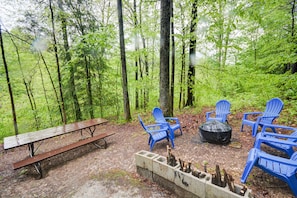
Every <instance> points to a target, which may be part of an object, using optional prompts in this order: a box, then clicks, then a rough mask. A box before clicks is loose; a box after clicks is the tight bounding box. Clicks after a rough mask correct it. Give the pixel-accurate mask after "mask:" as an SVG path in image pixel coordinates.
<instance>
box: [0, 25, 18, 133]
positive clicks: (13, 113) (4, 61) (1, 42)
mask: <svg viewBox="0 0 297 198" xmlns="http://www.w3.org/2000/svg"><path fill="white" fill-rule="evenodd" d="M0 45H1V54H2V60H3V65H4V69H5V74H6V82H7V86H8V91H9V96H10V103H11V111H12V117H13V126H14V133H15V135H18V134H19V130H18V123H17V117H16V112H15V106H14V99H13V94H12V88H11V83H10V79H9V72H8V67H7V62H6V58H5V51H4V44H3V38H2V30H1V24H0Z"/></svg>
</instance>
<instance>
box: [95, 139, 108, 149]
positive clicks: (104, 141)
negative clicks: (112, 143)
mask: <svg viewBox="0 0 297 198" xmlns="http://www.w3.org/2000/svg"><path fill="white" fill-rule="evenodd" d="M98 141H99V142H100V141H103V146H102V145H100V143H98V144H97V143H96V142H94V143H93V144H94V145H95V146H96V147H97V148H100V149H101V148H104V149H106V148H107V142H106V140H105V139H104V138H103V139H100V140H98Z"/></svg>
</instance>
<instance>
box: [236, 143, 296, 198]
mask: <svg viewBox="0 0 297 198" xmlns="http://www.w3.org/2000/svg"><path fill="white" fill-rule="evenodd" d="M254 166H256V167H258V168H260V169H262V170H263V171H265V172H267V173H268V174H270V175H272V176H274V177H277V178H279V179H281V180H283V181H284V182H286V183H287V184H288V185H289V187H290V188H291V190H292V192H293V194H294V196H297V175H296V174H297V152H295V153H294V154H293V155H292V156H291V158H290V159H286V158H282V157H278V156H274V155H270V154H268V153H266V152H264V151H261V150H260V149H258V148H252V149H251V150H250V151H249V155H248V158H247V162H246V166H245V168H244V171H243V174H242V176H241V180H240V181H241V182H242V183H246V180H247V178H248V176H249V174H250V172H251V171H252V169H253V167H254Z"/></svg>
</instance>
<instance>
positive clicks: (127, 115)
mask: <svg viewBox="0 0 297 198" xmlns="http://www.w3.org/2000/svg"><path fill="white" fill-rule="evenodd" d="M117 7H118V20H119V34H120V49H121V62H122V83H123V84H122V86H123V98H124V113H125V119H126V121H130V120H131V113H130V104H129V93H128V80H127V69H126V52H125V40H124V24H123V13H122V0H117Z"/></svg>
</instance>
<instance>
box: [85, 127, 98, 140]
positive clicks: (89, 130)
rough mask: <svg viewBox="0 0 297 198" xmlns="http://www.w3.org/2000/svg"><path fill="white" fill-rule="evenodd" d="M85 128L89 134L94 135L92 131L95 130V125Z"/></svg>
mask: <svg viewBox="0 0 297 198" xmlns="http://www.w3.org/2000/svg"><path fill="white" fill-rule="evenodd" d="M85 130H86V131H87V132H88V133H89V134H90V135H91V137H93V136H94V132H95V130H96V126H90V127H88V128H85Z"/></svg>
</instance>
